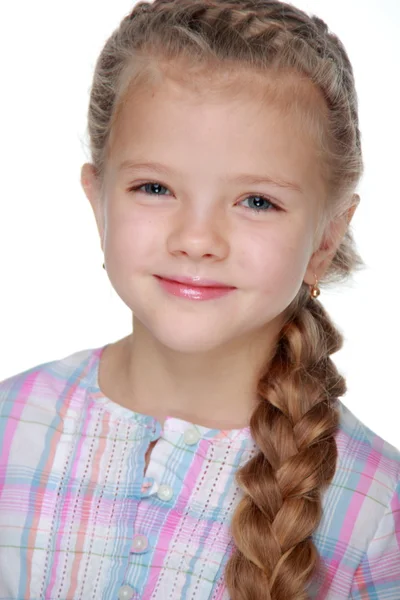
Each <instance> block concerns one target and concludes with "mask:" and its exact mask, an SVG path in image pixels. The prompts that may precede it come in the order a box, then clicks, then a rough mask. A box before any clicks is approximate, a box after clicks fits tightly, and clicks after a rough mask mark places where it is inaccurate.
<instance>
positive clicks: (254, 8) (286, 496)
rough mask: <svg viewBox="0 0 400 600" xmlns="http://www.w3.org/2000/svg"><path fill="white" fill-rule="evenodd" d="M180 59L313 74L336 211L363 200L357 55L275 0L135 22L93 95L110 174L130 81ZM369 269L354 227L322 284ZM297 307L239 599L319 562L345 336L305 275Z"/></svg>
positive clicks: (263, 392) (250, 476) (107, 50)
mask: <svg viewBox="0 0 400 600" xmlns="http://www.w3.org/2000/svg"><path fill="white" fill-rule="evenodd" d="M180 59H184V60H185V61H186V64H187V80H188V81H189V79H190V78H191V79H192V80H193V72H195V71H196V70H197V73H198V74H199V73H200V70H201V67H204V66H208V67H213V68H214V69H221V70H224V69H227V70H228V71H229V69H234V68H235V67H236V68H237V67H238V66H241V67H244V68H246V69H248V71H249V72H255V71H257V73H259V74H263V73H265V75H266V79H267V75H271V74H272V73H277V74H278V75H280V74H282V78H281V79H280V77H275V78H272V81H273V83H271V77H270V78H269V85H270V86H275V88H276V90H277V91H279V86H280V85H281V83H282V82H283V75H284V73H286V72H287V73H293V72H297V73H298V75H299V76H301V77H302V78H303V79H304V78H306V79H307V80H309V81H311V82H312V84H313V86H314V89H315V90H318V93H319V94H320V95H321V97H322V98H323V101H324V102H323V103H324V112H323V115H322V117H321V115H320V116H319V117H318V118H319V119H320V120H319V121H318V118H315V119H314V120H316V121H317V129H318V122H319V123H320V125H319V135H318V140H319V144H320V145H319V156H320V164H319V165H318V166H319V167H321V169H323V172H324V175H325V179H326V183H327V189H328V191H329V194H328V197H329V198H328V199H329V202H328V204H327V206H326V207H324V215H325V220H326V221H329V219H333V218H335V217H337V216H338V215H342V214H344V211H346V210H347V209H348V208H349V207H350V206H351V205H352V203H354V191H355V188H356V186H357V184H358V182H359V180H360V177H361V174H362V170H363V162H362V152H361V143H360V132H359V127H358V108H357V95H356V91H355V85H354V77H353V70H352V67H351V64H350V61H349V59H348V56H347V54H346V51H345V49H344V47H343V45H342V44H341V42H340V41H339V39H338V38H337V37H336V36H335V35H334V34H332V33H331V32H329V31H328V28H327V26H326V25H325V23H324V22H323V21H322V20H321V19H319V18H317V17H309V16H308V15H306V14H305V13H304V12H302V11H301V10H299V9H297V8H295V7H293V6H291V5H288V4H285V3H283V2H270V1H268V0H228V1H225V0H203V1H201V0H200V1H197V0H155V1H154V2H153V3H148V2H140V3H138V4H137V5H136V6H135V7H134V9H133V10H132V12H131V13H130V14H129V15H128V16H127V17H125V18H124V19H123V20H122V22H121V24H120V26H119V27H118V28H117V29H116V30H115V31H114V32H113V34H112V35H111V37H110V38H109V39H108V40H107V42H106V44H105V46H104V48H103V50H102V52H101V54H100V56H99V58H98V61H97V64H96V67H95V73H94V79H93V85H92V89H91V95H90V104H89V114H88V131H89V138H90V150H91V156H92V162H93V164H94V167H95V169H96V172H97V175H98V177H99V179H100V180H101V181H102V180H103V178H104V173H105V168H106V164H107V157H108V153H109V152H110V151H111V147H112V135H113V131H114V129H115V126H116V124H117V121H118V114H119V111H120V109H121V106H122V105H123V102H124V98H125V97H126V95H127V93H128V91H129V90H130V89H132V90H135V89H136V90H139V83H140V82H141V83H143V81H145V80H146V78H148V77H149V76H154V73H155V72H156V69H155V70H154V69H153V71H152V66H153V67H154V65H156V66H158V67H160V65H161V64H169V65H172V66H173V65H174V64H176V61H178V60H180ZM189 67H190V68H189ZM251 70H253V71H251ZM209 72H210V71H209ZM189 74H190V77H189ZM199 76H200V75H199ZM289 109H290V107H289ZM310 118H312V115H311V117H310ZM323 229H324V231H325V226H324V228H323ZM362 266H363V261H362V259H361V258H360V256H359V255H358V253H357V251H356V248H355V244H354V240H353V237H352V234H351V231H350V229H348V230H347V231H346V233H345V235H344V237H343V239H342V241H341V243H340V245H339V247H338V249H337V251H336V253H335V255H334V257H333V260H332V261H331V263H330V265H329V267H328V269H327V271H326V273H325V274H324V276H323V278H322V280H321V282H320V285H321V286H322V287H323V286H324V285H325V284H329V283H331V282H336V281H343V280H346V278H348V276H349V275H350V274H351V273H352V272H353V271H354V270H355V269H358V268H361V267H362ZM286 314H287V318H286V320H285V324H284V326H283V328H282V330H281V332H280V336H279V338H278V341H277V344H276V348H275V351H274V355H273V357H272V360H271V359H270V360H269V361H268V366H267V364H266V367H265V370H264V373H263V375H262V376H261V378H260V380H259V384H258V393H259V398H260V402H259V404H258V406H257V407H256V409H255V411H254V413H253V414H252V417H251V420H250V428H251V434H252V437H253V439H254V441H255V442H256V444H257V447H258V450H259V451H258V454H256V455H255V456H254V457H253V458H251V459H250V460H249V461H248V462H247V463H246V464H245V465H244V466H243V467H242V468H241V469H240V470H238V472H237V473H236V481H237V483H238V485H239V486H240V487H241V489H242V491H243V494H244V497H243V498H242V500H241V501H240V503H239V505H238V506H237V509H236V511H235V513H234V515H233V518H232V524H231V532H232V536H233V540H234V542H235V546H234V551H233V552H232V554H231V555H230V557H229V560H228V562H227V564H226V568H225V573H224V576H225V581H226V585H227V588H228V590H229V593H230V597H231V598H232V600H244V599H249V600H261V599H262V600H268V599H272V600H294V599H296V600H305V599H306V598H307V595H306V589H307V585H308V584H309V583H310V581H311V579H312V577H313V576H314V575H315V574H316V572H317V569H318V566H319V557H318V553H317V551H316V548H315V545H314V542H313V540H312V534H313V532H314V531H315V530H316V528H317V527H318V524H319V522H320V519H321V514H322V502H321V494H322V492H323V490H324V488H325V487H326V486H327V485H329V483H330V482H331V480H332V478H333V476H334V473H335V469H336V460H337V448H336V441H335V434H336V431H337V428H338V423H339V413H338V406H337V404H338V402H337V401H338V398H339V397H340V396H342V395H344V394H345V392H346V383H345V380H344V378H343V377H342V376H341V375H340V374H339V373H338V371H337V369H336V367H335V364H334V363H333V361H332V360H331V358H330V355H331V354H333V353H335V352H337V351H338V350H339V349H340V348H341V346H342V343H343V337H342V335H341V334H340V333H339V331H338V330H337V329H336V328H335V326H334V324H333V322H332V321H331V319H330V317H329V316H328V314H327V312H326V311H325V309H324V308H323V306H322V304H321V303H320V302H319V301H318V300H312V299H311V298H310V294H309V288H308V286H307V285H306V284H305V283H303V284H302V287H301V288H300V290H299V292H298V294H297V296H296V298H295V299H294V300H293V302H292V303H291V304H290V306H289V307H288V309H287V311H286Z"/></svg>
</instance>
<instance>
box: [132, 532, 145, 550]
mask: <svg viewBox="0 0 400 600" xmlns="http://www.w3.org/2000/svg"><path fill="white" fill-rule="evenodd" d="M148 545H149V540H148V539H147V537H146V536H145V535H139V534H137V535H135V536H133V542H132V552H143V550H146V548H147V546H148Z"/></svg>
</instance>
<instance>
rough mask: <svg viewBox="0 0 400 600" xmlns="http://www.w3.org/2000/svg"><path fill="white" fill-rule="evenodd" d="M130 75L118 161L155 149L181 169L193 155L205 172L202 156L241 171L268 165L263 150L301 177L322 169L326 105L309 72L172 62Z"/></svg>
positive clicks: (116, 138) (118, 124) (115, 145)
mask: <svg viewBox="0 0 400 600" xmlns="http://www.w3.org/2000/svg"><path fill="white" fill-rule="evenodd" d="M127 81H129V83H130V84H129V85H126V86H125V92H124V94H123V95H122V97H120V99H119V108H118V112H117V118H116V120H115V123H114V127H113V130H112V134H113V135H112V138H113V139H112V143H111V144H110V148H111V150H110V156H109V158H110V159H111V162H113V158H118V159H125V160H126V159H130V158H131V154H132V153H133V154H135V153H137V151H138V146H140V149H139V150H140V152H141V153H146V152H147V153H148V154H150V156H149V155H147V156H146V159H147V160H152V159H154V160H159V161H162V160H164V159H165V158H168V159H169V158H170V157H172V155H173V156H174V158H175V159H176V162H177V163H178V162H179V163H180V164H181V166H182V171H184V167H185V164H186V163H187V162H188V161H191V162H192V164H193V160H194V158H196V159H197V160H198V170H199V171H200V170H201V166H202V164H201V163H202V162H203V164H204V171H206V170H208V171H209V172H210V169H211V170H212V168H214V167H215V168H216V167H218V168H219V169H220V170H222V169H225V168H226V169H228V168H229V165H231V168H232V169H239V168H240V167H241V165H242V164H243V163H244V162H247V164H246V166H247V167H249V168H250V167H251V166H252V165H251V164H250V163H254V169H257V168H258V169H262V168H263V166H264V164H263V155H265V161H269V163H271V161H272V162H273V163H274V164H275V166H276V168H277V169H280V170H283V171H285V170H286V171H288V170H289V171H293V170H294V171H296V170H297V171H298V172H299V174H300V175H301V176H303V175H309V174H310V171H311V170H313V171H314V172H315V171H317V169H315V165H316V160H318V159H319V154H320V152H319V148H320V144H319V138H318V136H319V135H320V132H321V128H322V125H323V122H324V119H325V118H326V106H325V102H324V99H323V97H322V94H321V92H320V91H319V90H318V88H316V87H315V86H314V85H313V84H312V82H311V81H310V80H309V79H307V78H306V77H302V76H300V75H299V74H297V73H293V72H290V71H283V70H280V71H277V70H271V71H270V72H269V73H267V74H266V73H265V72H263V73H259V72H257V71H256V70H250V71H249V69H244V68H243V69H240V68H239V69H238V67H237V65H236V69H235V70H234V69H233V68H231V67H229V66H227V67H226V68H221V66H220V67H219V68H216V67H210V68H209V69H205V68H204V67H203V68H200V67H198V66H197V67H196V68H190V67H187V65H185V64H184V63H183V64H178V65H177V64H174V65H171V64H168V63H167V64H165V65H160V64H158V65H156V66H151V68H149V69H146V70H144V71H142V72H140V73H139V74H138V75H136V76H134V77H132V75H131V76H130V78H129V79H127ZM202 147H203V148H204V152H203V154H201V150H202ZM211 149H212V150H213V152H211ZM154 151H156V153H157V154H158V156H157V157H156V156H152V153H153V152H154ZM188 153H190V154H188ZM116 154H117V155H118V157H116ZM223 154H226V160H225V161H224V160H223V157H222V155H223ZM121 155H122V156H121ZM122 157H123V158H122ZM204 157H206V158H205V160H203V158H204ZM215 157H217V158H218V164H216V163H215ZM207 159H208V162H206V160H207ZM278 161H280V163H281V164H279V165H278V164H277V162H278ZM254 169H253V170H254ZM241 170H243V169H241ZM287 174H288V173H284V174H283V175H286V178H287ZM295 174H296V173H295ZM289 175H290V173H289ZM321 176H322V170H321ZM283 178H285V177H283Z"/></svg>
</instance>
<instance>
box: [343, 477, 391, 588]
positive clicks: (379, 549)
mask: <svg viewBox="0 0 400 600" xmlns="http://www.w3.org/2000/svg"><path fill="white" fill-rule="evenodd" d="M350 598H352V599H353V600H359V599H360V598H362V599H363V600H367V599H368V600H372V599H373V600H378V599H379V600H399V599H400V481H399V482H398V483H397V487H396V488H395V490H394V493H393V495H392V497H391V500H390V502H389V505H388V507H387V508H386V510H385V513H384V515H383V517H382V519H381V521H380V522H379V525H378V528H377V530H376V532H375V535H374V537H373V538H372V540H371V541H370V543H369V545H368V548H367V550H366V552H365V554H364V556H363V558H362V560H361V562H360V564H359V566H358V567H357V570H356V572H355V574H354V578H353V583H352V588H351V595H350Z"/></svg>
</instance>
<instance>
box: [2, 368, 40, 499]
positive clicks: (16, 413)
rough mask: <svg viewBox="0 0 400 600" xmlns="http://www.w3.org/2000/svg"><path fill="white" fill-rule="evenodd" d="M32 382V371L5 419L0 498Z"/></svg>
mask: <svg viewBox="0 0 400 600" xmlns="http://www.w3.org/2000/svg"><path fill="white" fill-rule="evenodd" d="M34 382H35V373H32V374H31V375H28V376H27V377H26V379H25V381H24V383H23V385H22V386H21V389H20V392H19V394H18V399H17V400H14V402H13V405H12V409H11V413H10V417H9V418H8V419H7V421H6V426H5V433H4V444H3V448H2V449H1V462H2V464H3V465H4V479H3V482H2V483H1V481H0V500H1V497H2V494H3V490H4V487H5V483H6V481H7V465H8V464H9V457H10V452H11V446H12V443H13V438H14V434H15V430H16V429H17V427H18V423H19V419H20V417H21V414H22V412H23V410H24V408H25V405H26V399H27V398H29V396H30V394H31V391H32V388H33V384H34Z"/></svg>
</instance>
